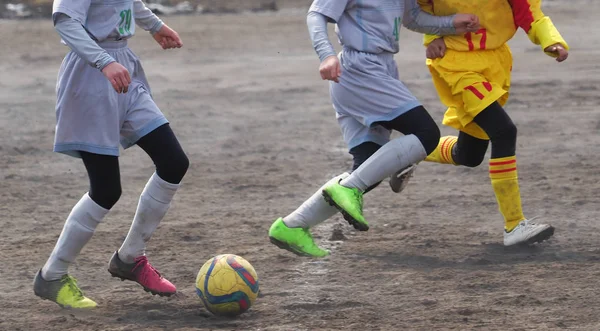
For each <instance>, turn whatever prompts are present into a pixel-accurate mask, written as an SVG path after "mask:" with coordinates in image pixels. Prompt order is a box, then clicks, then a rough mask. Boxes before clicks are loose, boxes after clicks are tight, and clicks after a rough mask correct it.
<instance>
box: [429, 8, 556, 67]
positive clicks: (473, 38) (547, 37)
mask: <svg viewBox="0 0 600 331" xmlns="http://www.w3.org/2000/svg"><path fill="white" fill-rule="evenodd" d="M418 1H419V5H420V6H421V8H422V9H423V10H424V11H426V12H429V13H431V14H434V15H439V16H445V15H452V14H456V13H470V14H475V15H477V16H479V21H480V23H481V29H480V30H479V31H477V32H475V33H466V34H464V35H461V36H444V42H445V43H446V47H447V48H449V49H452V50H456V51H474V50H482V49H496V48H498V47H500V46H502V45H504V44H505V43H506V42H507V41H509V40H510V39H511V38H512V37H513V36H514V35H515V33H516V31H517V29H518V28H521V29H523V31H525V33H527V36H528V37H529V39H530V40H531V41H532V42H533V43H534V44H536V45H540V46H541V47H542V49H546V48H547V47H548V46H552V45H554V44H561V45H562V46H563V47H565V48H566V49H568V45H567V43H566V42H565V40H564V39H563V37H562V36H561V35H560V33H559V32H558V30H557V29H556V27H554V24H553V23H552V21H551V20H550V18H549V17H548V16H546V15H544V13H543V12H542V9H541V2H542V0H418ZM437 38H439V36H435V35H426V36H425V40H424V43H425V45H429V43H431V42H432V41H433V40H435V39H437ZM550 55H552V54H550Z"/></svg>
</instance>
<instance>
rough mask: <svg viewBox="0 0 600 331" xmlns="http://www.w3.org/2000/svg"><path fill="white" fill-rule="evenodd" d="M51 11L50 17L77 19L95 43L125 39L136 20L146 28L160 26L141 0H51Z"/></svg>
mask: <svg viewBox="0 0 600 331" xmlns="http://www.w3.org/2000/svg"><path fill="white" fill-rule="evenodd" d="M52 12H53V15H52V16H53V18H54V19H56V17H57V15H58V14H59V13H63V14H66V15H68V16H70V17H71V18H73V19H74V20H76V21H78V22H79V23H81V25H83V27H84V28H85V29H86V31H87V32H88V34H89V35H90V36H91V37H92V39H94V40H95V41H97V42H103V41H110V40H115V41H116V40H125V39H129V38H131V37H132V36H133V35H134V34H135V25H136V23H137V24H138V25H139V26H140V27H141V28H143V29H144V30H148V31H156V30H157V29H158V28H160V26H162V22H161V20H160V19H159V18H158V17H156V15H154V14H153V13H152V11H150V10H149V9H148V8H146V6H145V5H144V3H143V2H142V1H141V0H55V1H54V5H53V11H52Z"/></svg>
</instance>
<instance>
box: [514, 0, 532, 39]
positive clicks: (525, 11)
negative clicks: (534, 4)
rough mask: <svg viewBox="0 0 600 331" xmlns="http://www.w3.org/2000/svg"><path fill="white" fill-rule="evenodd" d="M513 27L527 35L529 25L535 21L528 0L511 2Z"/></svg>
mask: <svg viewBox="0 0 600 331" xmlns="http://www.w3.org/2000/svg"><path fill="white" fill-rule="evenodd" d="M511 3H512V10H513V17H514V19H515V27H517V28H519V27H520V28H521V29H523V30H525V32H526V33H529V30H531V24H533V22H534V21H535V20H534V19H533V13H532V12H531V5H530V4H529V1H528V0H511Z"/></svg>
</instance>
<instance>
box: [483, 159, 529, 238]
mask: <svg viewBox="0 0 600 331" xmlns="http://www.w3.org/2000/svg"><path fill="white" fill-rule="evenodd" d="M490 179H491V181H492V187H493V188H494V193H495V195H496V200H497V201H498V207H499V209H500V213H502V216H504V221H505V229H506V231H509V232H510V231H512V230H513V229H514V228H515V227H516V226H517V225H518V224H519V223H520V222H521V221H522V220H524V219H525V216H524V215H523V209H522V207H521V193H520V192H519V180H518V176H517V159H516V156H509V157H502V158H494V159H490Z"/></svg>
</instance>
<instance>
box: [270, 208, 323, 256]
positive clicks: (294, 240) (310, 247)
mask: <svg viewBox="0 0 600 331" xmlns="http://www.w3.org/2000/svg"><path fill="white" fill-rule="evenodd" d="M269 239H270V240H271V243H273V244H274V245H275V246H277V247H279V248H282V249H285V250H288V251H290V252H292V253H294V254H296V255H300V256H310V257H325V256H327V255H329V252H327V251H326V250H323V249H321V248H319V246H317V244H315V241H314V239H313V237H312V235H311V234H310V230H309V229H305V228H288V227H287V225H285V223H283V218H281V217H280V218H278V219H277V220H276V221H275V222H273V225H271V228H270V229H269Z"/></svg>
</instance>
